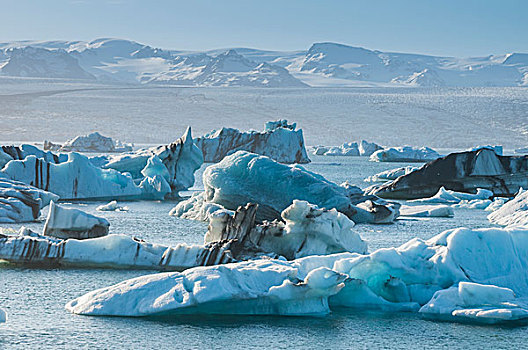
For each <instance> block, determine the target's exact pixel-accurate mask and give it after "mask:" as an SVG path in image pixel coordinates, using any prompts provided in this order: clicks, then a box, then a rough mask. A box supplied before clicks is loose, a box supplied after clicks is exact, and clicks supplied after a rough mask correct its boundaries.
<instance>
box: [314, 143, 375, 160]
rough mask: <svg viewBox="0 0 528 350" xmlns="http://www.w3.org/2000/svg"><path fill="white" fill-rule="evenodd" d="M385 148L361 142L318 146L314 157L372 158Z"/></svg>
mask: <svg viewBox="0 0 528 350" xmlns="http://www.w3.org/2000/svg"><path fill="white" fill-rule="evenodd" d="M382 149H383V147H381V146H379V145H377V144H375V143H373V142H367V141H365V140H361V141H360V142H359V143H357V142H348V143H344V144H343V145H341V146H338V147H336V146H334V147H327V146H316V147H314V150H313V154H314V155H324V156H363V157H370V156H371V155H372V154H373V153H374V152H376V151H378V150H382Z"/></svg>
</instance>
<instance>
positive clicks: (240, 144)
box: [195, 120, 310, 164]
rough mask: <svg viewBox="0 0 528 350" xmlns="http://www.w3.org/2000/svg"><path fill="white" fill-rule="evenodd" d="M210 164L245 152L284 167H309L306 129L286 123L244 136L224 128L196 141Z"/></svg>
mask: <svg viewBox="0 0 528 350" xmlns="http://www.w3.org/2000/svg"><path fill="white" fill-rule="evenodd" d="M195 143H196V145H197V146H198V147H199V148H200V149H201V150H202V152H203V156H204V160H205V161H206V162H211V163H216V162H219V161H221V160H222V159H223V158H224V157H225V156H227V155H229V154H232V153H234V152H236V151H239V150H243V151H248V152H253V153H257V154H261V155H265V156H268V157H270V158H272V159H274V160H276V161H278V162H281V163H288V164H291V163H301V164H302V163H309V162H310V159H309V158H308V154H307V153H306V149H305V147H304V137H303V132H302V129H298V130H296V124H295V123H293V124H288V122H287V121H286V120H278V121H275V122H268V123H266V129H265V131H263V132H258V131H249V132H242V131H239V130H238V129H232V128H222V129H220V130H218V131H216V130H215V131H212V132H210V133H209V134H207V135H204V136H202V137H199V138H197V139H196V140H195Z"/></svg>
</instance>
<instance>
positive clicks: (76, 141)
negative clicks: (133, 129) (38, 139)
mask: <svg viewBox="0 0 528 350" xmlns="http://www.w3.org/2000/svg"><path fill="white" fill-rule="evenodd" d="M44 149H45V150H52V151H60V152H101V153H109V152H130V151H132V145H131V144H123V143H122V142H121V141H119V140H115V141H114V140H112V138H110V137H106V136H103V135H101V134H99V133H98V132H93V133H91V134H88V135H81V136H77V137H75V138H73V139H71V140H68V141H66V143H65V144H64V145H59V144H54V143H52V142H49V141H44Z"/></svg>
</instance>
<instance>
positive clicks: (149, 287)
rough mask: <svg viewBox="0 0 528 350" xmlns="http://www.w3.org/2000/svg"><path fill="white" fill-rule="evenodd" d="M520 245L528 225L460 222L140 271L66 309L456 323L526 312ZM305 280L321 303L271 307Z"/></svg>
mask: <svg viewBox="0 0 528 350" xmlns="http://www.w3.org/2000/svg"><path fill="white" fill-rule="evenodd" d="M527 243H528V230H527V229H526V228H524V229H522V228H502V229H499V228H496V229H474V230H471V229H467V228H458V229H453V230H448V231H444V232H442V233H440V234H439V235H437V236H435V237H433V238H431V239H429V240H427V241H424V240H421V239H417V238H415V239H412V240H411V241H409V242H407V243H405V244H403V245H402V246H400V247H398V248H383V249H379V250H377V251H375V252H373V253H370V254H368V255H363V254H358V253H341V254H332V255H326V256H307V257H304V258H300V259H296V260H293V261H281V260H257V261H248V262H239V263H231V264H227V265H224V266H206V267H197V268H192V269H188V270H186V271H184V272H183V273H164V274H156V275H148V276H143V277H138V278H135V279H131V280H128V281H124V282H121V283H119V284H116V285H114V286H110V287H107V288H102V289H99V290H96V291H93V292H89V293H87V294H85V295H84V296H81V297H79V298H77V299H75V300H73V301H71V302H69V303H68V304H67V305H66V308H67V309H68V310H69V311H70V312H73V313H76V314H82V315H100V316H102V315H109V316H160V315H163V316H167V315H178V314H189V313H212V314H230V313H237V314H279V315H285V314H291V315H312V314H319V313H322V314H324V313H327V312H329V310H335V309H339V308H357V309H362V310H368V309H378V310H385V311H397V312H400V311H409V312H419V313H420V314H422V315H423V316H424V317H428V318H429V317H430V318H433V319H443V317H444V316H445V315H449V316H450V317H451V316H453V315H455V317H453V318H450V320H453V321H460V320H462V318H463V315H471V317H473V320H474V321H476V322H485V323H486V322H489V320H490V318H492V319H493V322H502V321H504V320H508V321H509V320H516V319H521V318H524V317H526V316H525V315H526V312H525V311H526V307H525V306H523V305H526V304H524V303H522V300H524V298H526V297H527V296H528V269H527V268H526V261H525V260H526V256H528V244H527ZM310 280H312V283H314V284H313V285H312V287H313V288H314V289H313V292H315V294H316V295H317V296H318V297H320V299H317V302H316V304H317V305H323V306H324V308H319V309H318V311H319V312H314V309H313V308H311V307H308V308H305V306H306V302H307V295H308V294H304V293H296V292H294V291H293V290H291V289H288V293H287V294H288V295H289V297H291V298H292V299H290V300H291V301H292V304H293V305H298V306H299V307H300V308H290V307H288V308H287V309H288V310H290V311H291V312H288V313H285V312H284V309H283V308H281V307H279V305H283V304H282V301H283V300H284V299H283V298H278V299H279V300H277V298H274V300H275V302H274V303H272V304H270V302H271V301H270V298H269V296H270V292H271V291H272V290H275V287H278V286H280V287H279V288H282V287H283V286H289V285H291V284H292V283H293V284H298V285H302V284H308V285H309V284H310ZM316 286H317V287H316ZM288 288H289V287H288ZM453 291H454V292H453ZM309 294H310V295H313V294H312V292H310V293H309ZM274 296H275V294H274ZM292 304H290V303H288V305H289V306H290V305H292ZM309 304H310V305H313V304H312V303H311V302H310V303H309ZM241 306H242V307H241ZM477 309H479V310H480V311H475V310H477ZM457 310H459V311H457ZM460 310H462V311H460ZM472 310H473V311H472ZM457 315H458V316H457ZM459 316H460V317H459ZM486 316H488V317H486Z"/></svg>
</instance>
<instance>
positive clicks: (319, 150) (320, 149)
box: [312, 146, 330, 156]
mask: <svg viewBox="0 0 528 350" xmlns="http://www.w3.org/2000/svg"><path fill="white" fill-rule="evenodd" d="M329 149H330V147H326V146H315V147H314V148H313V152H312V153H313V155H316V156H323V155H324V154H325V153H326V152H328V150H329Z"/></svg>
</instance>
